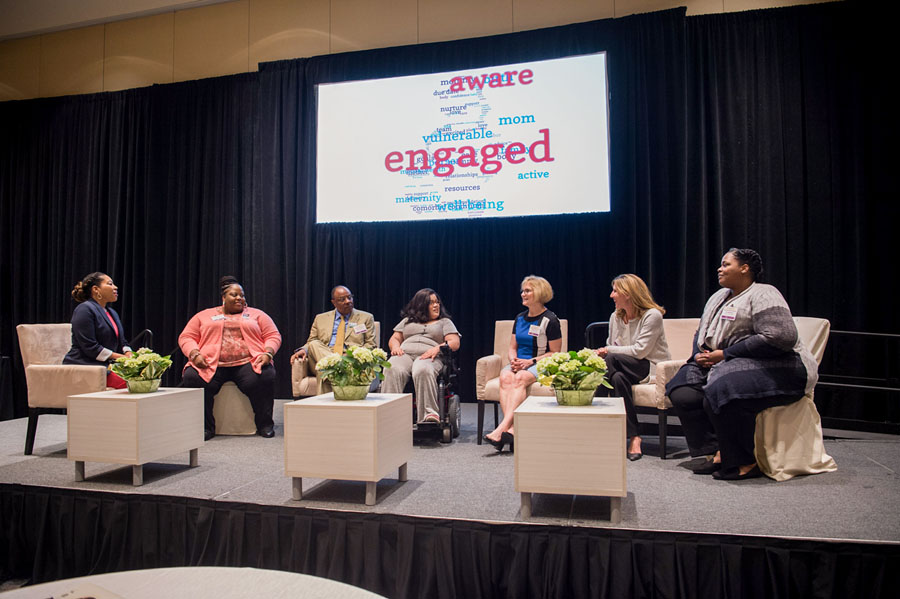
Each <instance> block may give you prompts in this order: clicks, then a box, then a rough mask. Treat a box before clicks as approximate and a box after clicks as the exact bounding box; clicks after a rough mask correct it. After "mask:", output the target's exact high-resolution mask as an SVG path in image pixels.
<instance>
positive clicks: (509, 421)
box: [484, 275, 562, 451]
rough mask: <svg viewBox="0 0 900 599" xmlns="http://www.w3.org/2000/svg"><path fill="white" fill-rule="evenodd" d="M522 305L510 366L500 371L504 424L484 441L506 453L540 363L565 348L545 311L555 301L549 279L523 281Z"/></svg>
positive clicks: (555, 324) (531, 277) (551, 316)
mask: <svg viewBox="0 0 900 599" xmlns="http://www.w3.org/2000/svg"><path fill="white" fill-rule="evenodd" d="M521 295H522V305H523V306H525V307H526V308H528V309H527V310H525V311H524V312H521V313H520V314H519V315H518V316H516V321H515V324H514V325H513V333H512V338H511V339H510V341H509V364H508V365H506V366H505V367H504V368H503V370H501V371H500V409H501V410H503V421H502V422H501V423H500V424H499V425H498V426H497V428H495V429H494V430H492V431H491V432H489V433H488V434H486V435H485V436H484V440H485V441H487V442H488V443H490V444H491V445H493V446H494V447H496V448H497V450H498V451H503V446H504V445H506V444H507V443H509V447H510V449H512V448H513V440H514V431H513V412H514V411H515V410H516V408H517V407H519V404H521V403H522V402H523V401H525V397H526V396H527V394H528V388H529V387H530V386H531V385H532V383H534V382H535V381H536V380H537V367H536V364H537V362H538V360H540V359H541V358H543V357H544V356H545V355H547V354H552V353H555V352H558V351H559V350H560V349H561V348H562V329H561V328H560V326H559V318H557V317H556V314H554V313H553V312H551V311H550V310H548V309H547V308H545V307H544V304H546V303H547V302H549V301H550V300H551V299H553V288H552V287H551V286H550V283H549V282H548V281H547V279H545V278H543V277H538V276H535V275H528V276H527V277H525V278H524V279H523V280H522V293H521Z"/></svg>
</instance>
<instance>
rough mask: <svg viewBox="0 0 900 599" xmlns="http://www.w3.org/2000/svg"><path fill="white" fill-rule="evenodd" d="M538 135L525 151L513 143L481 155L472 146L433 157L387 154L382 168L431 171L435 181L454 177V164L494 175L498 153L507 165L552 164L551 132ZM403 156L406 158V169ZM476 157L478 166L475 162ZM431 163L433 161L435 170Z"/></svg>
mask: <svg viewBox="0 0 900 599" xmlns="http://www.w3.org/2000/svg"><path fill="white" fill-rule="evenodd" d="M538 133H540V134H541V135H542V137H541V139H538V140H537V141H535V142H533V143H532V144H531V145H530V146H528V147H527V148H526V147H525V144H524V143H522V142H519V141H516V142H513V143H510V144H488V145H486V146H483V147H482V148H481V151H480V152H478V151H476V150H475V148H474V147H473V146H461V147H460V148H438V149H437V150H435V151H434V154H433V156H429V154H428V150H424V149H422V150H406V152H397V151H394V152H388V154H387V156H385V157H384V168H385V169H387V170H388V171H390V172H392V173H398V172H400V171H403V170H407V171H416V170H431V172H432V173H433V174H434V175H435V176H436V177H446V176H448V175H450V174H452V173H453V171H454V163H455V165H456V166H458V167H459V168H472V167H476V166H477V167H479V170H480V171H481V172H482V173H484V174H485V175H493V174H494V173H497V172H500V169H501V168H503V162H502V161H501V160H499V159H498V157H499V156H500V153H501V150H504V151H503V154H504V155H503V158H504V159H505V160H506V161H507V162H509V163H510V164H521V163H523V162H525V159H526V158H528V159H530V160H531V161H532V162H553V160H554V158H553V157H552V156H551V155H550V129H541V130H540V131H538ZM504 145H505V146H506V147H505V148H504ZM454 152H459V156H457V157H455V158H454V157H453V153H454ZM403 154H406V155H407V156H408V157H409V160H408V162H407V163H406V166H405V167H404V157H403ZM479 154H480V157H481V162H479V161H478V158H479ZM430 159H433V164H434V166H432V162H431V161H430Z"/></svg>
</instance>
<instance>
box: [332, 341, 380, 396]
mask: <svg viewBox="0 0 900 599" xmlns="http://www.w3.org/2000/svg"><path fill="white" fill-rule="evenodd" d="M390 367H391V365H390V363H389V362H388V356H387V353H385V351H384V350H383V349H381V348H375V349H368V348H365V347H360V346H356V345H355V346H351V347H347V348H346V349H345V350H344V354H343V355H338V354H328V355H327V356H325V357H324V358H322V359H321V360H319V361H318V362H317V363H316V370H318V371H319V372H321V373H322V378H324V379H325V380H327V381H329V382H330V383H331V384H332V385H336V386H341V387H346V386H357V385H368V384H369V383H371V382H372V381H374V380H375V379H379V380H384V373H383V370H384V369H385V368H390Z"/></svg>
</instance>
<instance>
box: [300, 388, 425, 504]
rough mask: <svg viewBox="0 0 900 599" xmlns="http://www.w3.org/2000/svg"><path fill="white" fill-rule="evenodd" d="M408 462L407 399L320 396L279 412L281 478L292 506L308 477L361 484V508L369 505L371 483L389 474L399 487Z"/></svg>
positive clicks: (377, 395) (409, 408) (389, 395)
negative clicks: (281, 418)
mask: <svg viewBox="0 0 900 599" xmlns="http://www.w3.org/2000/svg"><path fill="white" fill-rule="evenodd" d="M410 456H412V396H411V395H410V394H409V393H370V394H369V395H368V396H367V397H366V398H365V399H361V400H359V401H342V400H336V399H334V394H333V393H326V394H324V395H316V396H314V397H308V398H306V399H300V400H297V401H292V402H290V403H287V404H285V406H284V473H285V475H286V476H290V477H292V479H293V480H292V486H293V492H292V495H293V498H294V499H296V500H298V501H299V500H301V499H303V491H302V486H301V485H302V482H303V478H304V477H309V478H323V479H332V480H358V481H365V482H366V505H375V485H376V483H377V482H378V481H379V480H381V479H382V478H384V477H385V476H387V475H388V474H389V473H390V471H392V470H393V469H395V468H397V469H398V471H399V475H398V478H399V480H400V481H405V480H406V477H407V474H406V465H407V462H408V461H409V458H410Z"/></svg>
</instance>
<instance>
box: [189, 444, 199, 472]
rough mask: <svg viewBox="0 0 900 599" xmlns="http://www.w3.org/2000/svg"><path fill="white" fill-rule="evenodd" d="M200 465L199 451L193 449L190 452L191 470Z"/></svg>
mask: <svg viewBox="0 0 900 599" xmlns="http://www.w3.org/2000/svg"><path fill="white" fill-rule="evenodd" d="M199 465H200V450H199V449H198V448H196V447H195V448H194V449H192V450H191V468H196V467H197V466H199Z"/></svg>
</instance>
